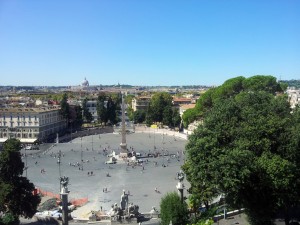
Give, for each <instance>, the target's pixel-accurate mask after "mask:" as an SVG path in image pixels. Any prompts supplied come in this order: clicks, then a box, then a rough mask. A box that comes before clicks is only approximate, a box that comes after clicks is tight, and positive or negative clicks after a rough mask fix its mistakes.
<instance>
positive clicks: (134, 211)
mask: <svg viewBox="0 0 300 225" xmlns="http://www.w3.org/2000/svg"><path fill="white" fill-rule="evenodd" d="M128 213H129V216H131V215H133V216H137V215H138V214H139V206H138V205H133V203H131V204H130V206H128Z"/></svg>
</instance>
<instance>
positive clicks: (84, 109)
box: [82, 98, 93, 123]
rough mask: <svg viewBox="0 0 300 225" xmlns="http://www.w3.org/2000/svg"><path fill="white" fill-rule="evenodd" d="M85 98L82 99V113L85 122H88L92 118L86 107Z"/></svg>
mask: <svg viewBox="0 0 300 225" xmlns="http://www.w3.org/2000/svg"><path fill="white" fill-rule="evenodd" d="M87 102H88V100H87V98H85V99H83V101H82V114H83V119H84V120H85V121H86V122H87V123H90V122H91V121H92V120H93V115H92V113H91V112H90V111H89V108H88V107H87Z"/></svg>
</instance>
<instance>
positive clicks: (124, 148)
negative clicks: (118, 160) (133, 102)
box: [120, 94, 128, 158]
mask: <svg viewBox="0 0 300 225" xmlns="http://www.w3.org/2000/svg"><path fill="white" fill-rule="evenodd" d="M120 147H121V152H120V156H121V157H122V158H123V157H127V153H128V151H127V144H126V127H125V104H124V96H123V94H122V142H121V144H120Z"/></svg>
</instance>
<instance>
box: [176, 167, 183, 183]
mask: <svg viewBox="0 0 300 225" xmlns="http://www.w3.org/2000/svg"><path fill="white" fill-rule="evenodd" d="M177 179H178V180H179V182H182V181H183V180H184V173H183V172H182V170H180V171H179V172H177Z"/></svg>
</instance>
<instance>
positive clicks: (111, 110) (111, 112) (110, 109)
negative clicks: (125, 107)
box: [106, 97, 117, 124]
mask: <svg viewBox="0 0 300 225" xmlns="http://www.w3.org/2000/svg"><path fill="white" fill-rule="evenodd" d="M106 114H107V115H106V117H107V119H108V120H109V121H110V122H111V123H112V124H115V123H116V122H117V114H116V105H115V103H114V101H113V100H112V98H111V97H108V100H107V104H106Z"/></svg>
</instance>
